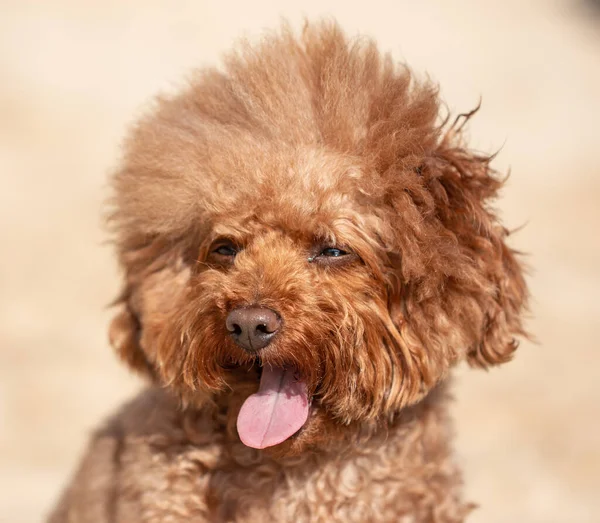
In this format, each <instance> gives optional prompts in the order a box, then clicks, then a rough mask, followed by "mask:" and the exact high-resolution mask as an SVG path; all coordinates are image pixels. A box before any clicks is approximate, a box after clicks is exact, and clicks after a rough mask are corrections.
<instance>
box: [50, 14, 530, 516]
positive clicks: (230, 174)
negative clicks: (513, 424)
mask: <svg viewBox="0 0 600 523" xmlns="http://www.w3.org/2000/svg"><path fill="white" fill-rule="evenodd" d="M439 106H440V102H439V99H438V92H437V89H436V88H435V87H434V86H432V85H431V84H429V83H427V82H419V81H417V80H415V79H414V78H413V75H412V74H411V72H410V71H409V70H408V69H407V68H406V67H404V66H398V65H395V64H394V62H393V61H392V59H391V58H390V56H388V55H381V54H380V53H379V52H378V50H377V48H376V46H375V44H374V43H373V42H371V41H369V40H356V41H351V40H348V39H347V38H346V37H345V36H344V35H343V33H342V32H341V31H340V29H339V28H338V27H337V26H336V25H335V24H328V23H322V24H315V25H307V26H306V27H305V29H304V31H303V33H302V35H301V36H300V37H299V38H296V37H295V36H294V35H293V33H292V31H290V30H289V29H288V28H287V27H284V28H283V29H282V30H281V31H280V32H279V33H277V34H274V35H271V36H269V37H266V38H265V39H264V40H263V42H262V43H261V44H260V45H258V46H254V47H252V46H250V45H248V44H246V45H242V46H241V48H240V49H239V50H238V51H237V52H236V53H233V54H230V55H229V56H228V57H227V58H226V60H225V65H224V68H223V69H222V70H217V69H209V70H203V71H200V72H198V73H197V75H196V76H195V77H194V78H193V79H192V81H191V82H190V85H189V87H188V88H187V89H186V90H185V91H184V92H183V93H181V94H179V95H177V96H175V97H171V98H162V99H159V100H158V103H157V104H156V107H155V108H154V110H153V111H152V112H151V113H150V114H149V115H148V116H147V117H146V118H144V119H143V120H142V121H141V122H140V123H139V124H138V125H137V126H136V127H135V129H134V130H133V132H132V134H131V135H130V137H129V139H128V141H127V143H126V147H125V154H124V158H123V160H122V165H121V168H120V169H119V171H118V172H117V173H116V174H115V175H114V178H113V186H114V198H113V200H112V213H111V216H110V224H111V227H112V231H113V234H114V238H115V243H116V246H117V250H118V256H119V261H120V263H121V265H122V267H123V269H124V275H125V284H124V289H123V292H122V294H121V296H120V298H119V300H118V304H119V306H120V312H119V313H118V314H117V316H116V317H115V319H114V320H113V322H112V324H111V329H110V336H111V341H112V344H113V346H114V347H115V348H116V350H117V352H118V353H119V355H120V356H121V358H122V359H123V360H124V361H125V362H126V363H128V364H129V365H130V366H131V367H132V368H134V369H136V370H138V371H139V372H141V373H143V374H144V375H146V376H148V378H149V379H150V380H151V381H152V383H153V386H152V387H151V388H150V389H149V390H148V391H147V392H145V393H144V394H143V395H142V396H140V398H138V399H137V400H135V401H134V402H133V403H131V404H130V405H128V406H127V407H125V409H124V410H123V411H122V412H121V413H120V414H119V415H118V416H116V417H115V418H114V419H113V420H112V421H111V422H109V424H108V425H107V427H106V428H105V429H103V430H101V431H99V432H98V433H97V435H96V436H95V438H94V440H93V442H92V446H91V448H90V451H89V452H88V455H87V457H86V459H85V460H84V462H83V464H82V466H81V468H80V470H79V472H78V474H77V476H76V479H75V481H74V482H73V484H72V486H71V487H70V488H69V489H68V490H67V492H66V493H65V495H64V496H63V500H62V501H61V503H60V505H59V507H58V508H57V510H56V512H55V513H54V515H53V516H52V517H51V519H50V521H51V522H52V523H59V522H65V521H69V522H88V521H89V522H92V521H93V522H128V523H129V522H132V521H143V522H158V521H161V522H167V521H169V522H179V521H181V522H183V521H190V520H193V521H240V522H241V521H248V522H256V521H345V522H350V521H406V522H409V521H411V522H413V521H414V522H426V521H427V522H430V521H431V522H433V521H436V522H457V521H463V520H464V518H465V516H466V514H467V513H468V511H469V508H470V505H468V504H465V503H463V502H462V501H461V498H460V484H461V480H460V475H459V473H458V471H457V470H456V468H455V466H454V465H453V463H452V458H451V452H450V448H449V439H450V431H449V426H448V421H447V419H446V416H447V415H446V410H447V396H446V393H445V392H444V390H445V382H446V380H447V377H448V373H449V370H450V369H451V368H452V366H453V365H454V364H455V363H457V362H458V361H461V360H467V361H468V362H469V363H471V364H472V365H475V366H478V367H487V366H489V365H496V364H499V363H503V362H505V361H507V360H509V359H510V357H511V356H512V354H513V352H514V350H515V349H516V347H517V343H516V341H515V336H518V335H524V332H523V328H522V324H521V316H522V312H523V310H524V308H525V305H526V296H527V291H526V286H525V283H524V280H523V277H522V270H521V267H520V264H519V262H518V260H517V259H516V256H515V253H514V252H513V251H512V250H511V249H510V248H508V247H507V246H506V244H505V239H506V236H507V235H508V232H507V231H506V229H504V228H503V227H502V226H501V225H500V223H499V221H498V219H497V217H496V216H495V214H494V213H493V211H492V210H491V209H490V207H489V204H490V202H491V201H492V200H493V199H494V197H495V196H496V194H497V191H498V190H499V188H500V187H501V185H502V182H501V180H500V179H499V177H498V176H497V175H496V173H495V172H494V171H493V169H492V168H491V166H490V161H491V157H488V156H483V155H479V154H476V153H473V152H472V151H470V150H469V149H467V148H466V146H465V144H464V141H463V138H462V133H461V129H462V126H463V125H464V123H465V121H467V120H468V119H469V118H470V116H471V114H468V115H461V116H460V117H459V118H458V119H457V120H456V121H455V122H454V124H451V125H448V124H447V122H440V121H439ZM220 238H227V239H229V240H231V241H234V242H235V243H236V244H237V245H239V246H240V247H242V250H241V251H240V252H239V254H238V255H237V256H236V258H235V262H234V263H233V264H232V265H219V264H214V263H211V262H210V260H209V253H210V251H211V246H213V245H214V244H215V242H216V241H218V240H219V239H220ZM331 245H337V246H344V247H345V248H347V249H348V250H351V251H352V252H353V253H356V255H358V256H357V258H356V260H355V261H354V262H353V263H349V264H346V265H343V266H317V265H315V264H311V263H308V262H307V258H308V257H309V255H310V253H311V252H313V251H314V249H315V248H317V247H318V246H331ZM245 305H260V306H264V307H270V308H272V309H274V310H276V311H278V312H279V314H280V315H281V317H282V319H283V321H284V330H283V332H282V333H281V335H279V336H278V337H277V338H276V340H275V341H274V342H273V343H272V344H271V345H269V346H268V347H267V348H266V349H264V350H263V351H262V352H261V354H260V358H259V359H257V358H256V357H255V356H253V355H251V354H248V353H247V352H244V351H242V350H241V349H240V348H239V347H237V346H236V345H235V344H234V343H233V342H232V341H231V340H230V338H229V336H228V335H227V331H226V330H225V326H224V325H225V317H226V315H227V313H228V311H230V310H231V309H232V308H234V307H236V306H245ZM258 364H261V365H274V366H279V367H281V366H284V365H293V366H294V367H296V368H297V369H298V370H299V372H300V374H301V375H302V377H303V379H304V380H305V382H306V384H307V386H308V390H309V394H310V397H311V398H312V407H311V411H310V417H309V420H308V422H307V424H306V425H305V426H304V427H303V428H302V429H301V430H300V432H299V433H297V434H296V435H295V436H294V437H292V438H290V439H288V440H287V441H285V442H284V443H282V444H280V445H277V446H276V447H273V448H271V449H266V450H255V449H250V448H247V447H245V446H244V445H243V444H242V443H241V442H240V441H239V438H238V436H237V432H236V427H235V420H236V417H237V414H238V412H239V409H240V406H241V404H242V402H243V401H244V400H245V398H247V397H248V395H249V394H251V393H253V392H255V391H256V390H257V387H258V368H259V365H258Z"/></svg>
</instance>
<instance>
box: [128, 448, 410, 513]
mask: <svg viewBox="0 0 600 523" xmlns="http://www.w3.org/2000/svg"><path fill="white" fill-rule="evenodd" d="M125 455H126V456H128V458H129V459H128V460H127V461H128V462H126V463H122V465H123V466H124V468H123V469H122V473H121V477H120V478H119V481H120V482H121V489H120V490H121V492H122V493H123V496H122V497H121V499H120V500H119V506H118V513H119V516H120V517H119V518H118V519H119V520H122V521H132V520H131V519H130V518H132V517H135V518H136V520H139V519H138V518H141V520H142V521H145V522H149V523H150V522H152V523H153V522H170V523H180V522H181V523H183V522H186V523H189V522H190V521H198V522H203V521H211V522H230V521H231V522H244V523H250V522H252V523H254V522H264V521H282V522H286V521H293V522H296V523H301V522H319V521H323V522H325V521H327V522H330V521H344V522H354V521H356V522H359V521H360V522H364V521H395V522H398V521H400V522H405V523H409V522H413V521H417V519H415V518H414V513H415V506H414V500H413V499H412V497H406V496H403V495H402V492H403V491H405V489H406V488H407V487H408V488H411V486H412V488H422V485H418V482H419V480H418V479H417V478H413V479H412V480H411V479H410V478H405V477H402V474H401V473H399V471H395V472H394V471H393V470H392V468H393V463H392V462H390V461H389V460H388V459H386V457H385V456H383V455H381V456H378V455H377V454H376V453H375V454H373V453H371V454H370V455H368V456H355V457H354V458H353V459H346V460H339V459H334V460H327V461H321V460H318V459H315V458H314V457H311V458H307V459H306V460H304V461H303V460H298V461H297V462H295V463H294V464H293V465H292V464H281V463H277V462H274V461H273V460H267V459H260V458H259V457H257V454H256V453H254V452H247V453H245V452H244V450H242V451H241V454H239V455H237V456H236V455H234V456H233V457H232V455H231V453H230V452H226V451H225V449H223V448H222V447H220V446H219V445H218V444H216V443H215V444H207V445H203V446H194V445H182V446H180V447H178V448H173V447H170V448H169V449H168V450H164V449H163V450H156V449H155V448H153V447H152V445H150V444H147V443H145V442H144V443H142V442H139V441H138V442H136V443H135V444H132V448H131V449H130V451H129V452H127V453H125ZM140 464H144V465H143V467H140V469H139V470H136V469H137V467H138V466H140ZM148 465H150V466H148Z"/></svg>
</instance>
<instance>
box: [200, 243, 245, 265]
mask: <svg viewBox="0 0 600 523" xmlns="http://www.w3.org/2000/svg"><path fill="white" fill-rule="evenodd" d="M239 250H240V249H239V247H238V246H237V245H235V244H234V243H233V242H230V241H221V242H219V243H217V244H216V245H215V246H214V247H212V248H211V250H210V252H209V254H208V260H207V261H208V262H209V263H214V264H216V265H229V264H231V263H232V262H233V260H234V258H235V256H236V254H237V253H238V252H239Z"/></svg>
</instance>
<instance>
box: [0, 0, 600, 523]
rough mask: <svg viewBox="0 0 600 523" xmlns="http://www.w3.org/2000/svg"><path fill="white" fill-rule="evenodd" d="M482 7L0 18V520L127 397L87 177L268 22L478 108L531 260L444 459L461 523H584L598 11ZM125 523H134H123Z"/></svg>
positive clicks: (482, 142)
mask: <svg viewBox="0 0 600 523" xmlns="http://www.w3.org/2000/svg"><path fill="white" fill-rule="evenodd" d="M592 4H593V3H589V4H585V3H579V2H577V1H575V0H574V1H566V0H565V1H551V0H548V1H541V0H527V1H525V0H521V1H517V0H503V1H501V2H500V1H498V2H492V1H482V0H470V1H463V0H456V1H452V2H451V1H443V0H438V1H432V0H422V1H420V2H416V1H408V0H407V1H399V0H395V1H393V2H391V1H390V2H381V1H375V0H370V1H369V2H365V4H364V5H361V4H360V3H350V2H349V1H346V2H343V1H339V2H336V1H333V0H318V1H313V0H306V1H305V2H303V3H300V2H298V3H295V2H275V1H271V2H269V1H266V0H253V1H247V2H244V1H241V0H238V1H237V2H225V1H221V2H202V1H194V2H191V1H190V2H184V1H175V0H173V1H170V2H169V1H166V0H165V1H162V2H153V1H149V0H145V1H142V0H136V1H133V0H131V1H117V0H102V1H101V0H97V1H96V0H94V1H92V0H87V1H84V0H80V1H75V0H73V1H71V2H70V1H66V0H46V1H42V0H40V1H38V2H37V3H33V2H27V1H23V0H20V1H7V0H3V1H0V75H1V76H0V80H1V81H0V254H1V255H0V521H2V522H10V523H26V522H35V521H41V520H42V518H43V514H45V513H46V511H47V510H48V508H49V507H50V505H51V503H52V502H53V501H54V499H55V497H56V495H57V494H58V491H59V490H60V488H61V487H62V485H63V483H64V482H65V481H66V479H67V476H68V474H69V473H70V471H71V470H72V468H73V466H74V464H75V462H76V461H77V459H78V455H79V453H80V452H81V450H82V448H83V445H84V442H85V440H86V437H87V434H88V433H89V431H90V430H91V429H92V427H94V426H95V425H96V424H97V423H98V422H99V420H100V419H101V418H102V417H103V416H105V415H106V414H107V413H109V412H110V411H111V410H112V409H114V408H115V406H116V405H117V404H119V403H120V402H121V401H122V400H123V399H124V398H126V397H127V396H129V395H131V394H132V393H133V392H134V391H135V390H136V388H137V387H139V383H138V382H137V381H136V380H135V379H134V378H133V377H131V376H129V375H128V373H127V371H126V370H124V369H122V368H121V367H120V366H119V365H118V364H117V362H116V360H115V358H114V357H113V355H112V354H111V351H110V349H109V347H108V344H107V342H106V326H107V321H108V318H109V313H108V311H107V310H106V308H105V305H106V304H107V303H108V302H109V301H110V300H111V299H112V298H113V297H114V295H115V293H116V290H117V287H118V283H117V277H116V271H115V267H114V264H113V260H112V258H111V252H110V249H109V248H107V247H106V246H103V241H104V234H103V232H102V229H101V227H100V219H99V216H100V207H101V202H102V199H103V198H104V196H105V195H106V188H105V179H106V173H107V171H108V170H109V169H110V168H111V166H112V165H113V164H114V161H115V158H116V156H117V152H118V144H119V141H120V139H121V137H122V135H123V132H124V128H125V126H126V124H127V123H128V122H130V121H131V120H132V119H133V117H134V116H135V115H136V114H139V111H140V110H141V109H142V108H143V105H144V103H145V102H146V101H147V100H148V99H149V97H150V96H151V95H152V94H154V93H156V91H157V90H159V89H170V88H172V87H173V86H174V85H177V83H178V82H180V81H181V78H182V75H183V74H185V73H186V72H188V71H189V70H190V68H192V67H194V66H198V65H202V64H206V63H214V62H215V60H216V59H217V57H218V55H219V53H220V52H221V51H223V50H225V49H227V48H228V47H229V46H230V45H231V43H232V41H233V40H234V39H235V38H237V37H239V36H240V35H242V34H249V35H256V34H257V32H258V31H259V30H260V29H261V28H263V27H267V26H273V25H274V24H276V22H277V21H278V19H279V17H280V15H285V16H288V17H290V18H291V19H292V20H293V21H298V20H300V16H301V15H302V14H306V15H308V16H311V17H312V16H314V15H317V14H332V15H335V16H336V17H337V18H338V19H339V21H340V22H341V23H342V24H343V25H344V26H345V27H346V28H347V30H348V31H349V32H350V33H356V32H358V31H362V32H366V33H368V34H372V35H374V36H376V37H377V39H378V40H379V42H380V43H381V45H382V47H383V48H385V49H389V50H392V51H393V52H394V54H395V56H396V57H397V58H399V59H404V60H407V61H408V62H409V63H410V64H412V66H413V67H415V68H416V69H417V70H419V71H423V72H425V71H427V72H429V73H431V75H432V76H433V77H434V78H436V79H437V80H438V81H439V82H440V83H441V85H442V88H443V89H442V91H443V95H444V97H445V99H446V100H447V102H448V105H449V107H450V108H451V109H453V110H455V111H463V110H467V109H470V108H471V107H473V106H474V105H475V104H476V103H477V101H478V99H479V96H480V95H482V96H483V108H482V110H481V112H480V114H479V115H478V116H477V118H476V119H475V121H474V122H473V125H472V127H471V136H472V144H473V145H474V146H475V147H477V148H480V149H482V150H487V151H491V150H495V149H497V148H498V147H500V146H502V145H503V149H502V153H501V154H500V156H499V157H498V160H497V164H496V165H497V166H499V167H500V168H501V169H504V170H506V169H508V168H509V167H510V168H512V173H513V175H512V178H511V180H510V183H509V185H508V187H507V189H506V191H505V197H504V199H503V200H502V203H501V208H502V211H503V215H504V217H505V220H506V223H507V224H508V225H509V226H510V227H515V226H519V225H521V224H524V223H527V226H526V227H525V229H524V230H523V231H522V232H521V233H520V234H519V235H518V236H517V237H516V240H515V244H516V245H517V246H518V247H520V248H521V249H523V250H526V251H528V252H529V253H531V256H530V264H531V265H532V267H534V271H533V273H532V276H531V278H530V285H531V290H532V293H533V296H534V300H533V314H534V318H533V319H532V320H531V321H530V324H529V326H530V329H531V331H532V332H534V333H535V334H536V335H537V337H538V339H539V340H540V344H539V345H537V346H536V345H532V344H524V345H523V346H522V349H521V350H520V352H519V353H518V357H517V358H516V360H515V361H514V362H512V363H511V364H509V365H507V366H505V367H504V368H502V369H498V370H495V371H492V372H489V373H484V372H476V371H467V370H461V371H460V372H459V375H460V376H459V379H458V380H457V384H456V397H457V403H456V405H455V413H456V418H457V433H458V434H457V449H458V452H459V456H460V460H461V462H462V463H463V465H464V468H465V471H466V480H467V492H468V495H469V496H470V497H471V498H472V499H474V500H477V501H479V502H480V503H481V505H482V507H481V509H480V510H478V511H477V512H476V513H475V514H474V515H473V517H472V518H471V520H470V521H473V522H475V523H483V522H487V523H507V522H517V521H518V522H532V523H538V522H539V523H554V522H564V523H576V522H577V523H583V522H598V521H600V408H599V406H598V404H599V402H600V384H599V380H600V366H599V363H600V344H599V343H598V341H597V340H598V336H597V332H596V330H597V329H598V327H600V301H599V300H598V299H597V296H598V295H599V294H600V232H599V228H600V162H599V160H598V157H599V149H600V138H599V132H598V121H599V119H600V6H599V8H598V9H597V11H594V7H593V5H592ZM132 523H133V522H132Z"/></svg>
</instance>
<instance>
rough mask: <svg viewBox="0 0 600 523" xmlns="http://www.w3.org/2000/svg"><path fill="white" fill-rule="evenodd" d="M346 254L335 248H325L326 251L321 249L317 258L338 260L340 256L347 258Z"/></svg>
mask: <svg viewBox="0 0 600 523" xmlns="http://www.w3.org/2000/svg"><path fill="white" fill-rule="evenodd" d="M347 255H348V253H347V252H346V251H344V250H342V249H338V248H337V247H327V249H323V250H322V251H321V252H320V253H319V256H327V257H330V258H339V257H340V256H347Z"/></svg>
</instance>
